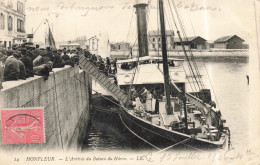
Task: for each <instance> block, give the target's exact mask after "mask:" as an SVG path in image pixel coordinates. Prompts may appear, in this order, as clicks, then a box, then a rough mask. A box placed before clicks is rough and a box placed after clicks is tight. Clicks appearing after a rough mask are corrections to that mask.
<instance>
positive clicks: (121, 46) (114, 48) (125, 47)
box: [110, 42, 130, 51]
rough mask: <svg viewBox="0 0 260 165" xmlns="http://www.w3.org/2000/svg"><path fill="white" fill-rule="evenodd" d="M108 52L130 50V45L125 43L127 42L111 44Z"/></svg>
mask: <svg viewBox="0 0 260 165" xmlns="http://www.w3.org/2000/svg"><path fill="white" fill-rule="evenodd" d="M110 50H111V51H125V50H130V43H127V42H119V43H111V44H110Z"/></svg>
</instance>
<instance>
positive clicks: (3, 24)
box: [0, 13, 5, 29]
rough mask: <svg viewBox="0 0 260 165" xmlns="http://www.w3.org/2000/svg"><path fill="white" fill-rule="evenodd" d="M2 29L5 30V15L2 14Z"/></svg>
mask: <svg viewBox="0 0 260 165" xmlns="http://www.w3.org/2000/svg"><path fill="white" fill-rule="evenodd" d="M0 29H5V16H4V14H3V13H1V14H0Z"/></svg>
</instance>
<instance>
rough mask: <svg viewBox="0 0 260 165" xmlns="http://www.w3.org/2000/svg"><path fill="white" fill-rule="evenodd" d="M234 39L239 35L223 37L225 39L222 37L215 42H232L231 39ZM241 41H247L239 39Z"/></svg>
mask: <svg viewBox="0 0 260 165" xmlns="http://www.w3.org/2000/svg"><path fill="white" fill-rule="evenodd" d="M233 37H238V36H237V35H232V36H223V37H220V38H218V39H217V40H215V41H214V42H227V41H228V40H230V39H231V38H233ZM238 38H239V39H241V40H242V41H245V40H243V39H242V38H240V37H238Z"/></svg>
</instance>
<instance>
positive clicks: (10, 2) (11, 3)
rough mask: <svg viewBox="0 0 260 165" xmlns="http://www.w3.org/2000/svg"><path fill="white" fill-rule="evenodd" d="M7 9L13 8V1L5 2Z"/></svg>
mask: <svg viewBox="0 0 260 165" xmlns="http://www.w3.org/2000/svg"><path fill="white" fill-rule="evenodd" d="M7 7H9V8H13V0H8V1H7Z"/></svg>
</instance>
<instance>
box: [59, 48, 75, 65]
mask: <svg viewBox="0 0 260 165" xmlns="http://www.w3.org/2000/svg"><path fill="white" fill-rule="evenodd" d="M62 59H63V61H64V62H65V65H71V66H74V65H73V63H72V61H71V59H70V56H68V55H67V52H66V51H64V52H63V56H62Z"/></svg>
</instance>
